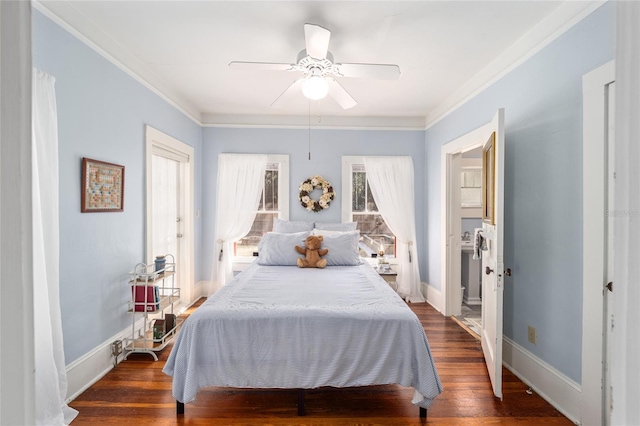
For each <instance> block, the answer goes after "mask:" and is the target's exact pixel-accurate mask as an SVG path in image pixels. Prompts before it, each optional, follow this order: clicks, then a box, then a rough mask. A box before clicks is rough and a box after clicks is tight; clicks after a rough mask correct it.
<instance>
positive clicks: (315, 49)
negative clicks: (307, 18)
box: [304, 24, 331, 59]
mask: <svg viewBox="0 0 640 426" xmlns="http://www.w3.org/2000/svg"><path fill="white" fill-rule="evenodd" d="M330 38H331V31H329V30H328V29H326V28H322V27H321V26H319V25H314V24H304V40H305V44H306V49H307V55H309V56H311V57H312V58H315V59H324V58H326V57H327V50H329V39H330Z"/></svg>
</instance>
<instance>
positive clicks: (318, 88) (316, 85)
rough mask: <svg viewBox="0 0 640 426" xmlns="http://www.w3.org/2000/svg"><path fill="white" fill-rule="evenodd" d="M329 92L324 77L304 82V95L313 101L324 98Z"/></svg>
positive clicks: (313, 77)
mask: <svg viewBox="0 0 640 426" xmlns="http://www.w3.org/2000/svg"><path fill="white" fill-rule="evenodd" d="M328 92H329V85H328V84H327V82H326V80H325V79H324V77H320V76H311V77H308V78H306V79H305V80H304V81H303V82H302V94H303V95H304V96H305V97H307V98H309V99H311V100H312V101H317V100H318V99H322V98H324V97H325V96H327V93H328Z"/></svg>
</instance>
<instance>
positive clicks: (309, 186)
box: [298, 176, 336, 213]
mask: <svg viewBox="0 0 640 426" xmlns="http://www.w3.org/2000/svg"><path fill="white" fill-rule="evenodd" d="M298 189H299V190H300V194H298V199H300V204H302V207H304V208H305V209H307V210H308V211H310V212H316V213H317V212H319V211H322V210H324V209H328V208H329V204H330V203H331V200H333V199H334V198H335V197H336V192H335V191H334V190H333V186H331V184H330V183H329V182H327V181H326V180H324V178H323V177H322V176H313V177H310V178H309V179H307V180H305V181H304V182H302V183H301V184H300V188H298ZM314 189H322V195H321V196H320V199H319V200H314V199H312V198H311V197H310V195H309V194H311V193H312V192H313V190H314Z"/></svg>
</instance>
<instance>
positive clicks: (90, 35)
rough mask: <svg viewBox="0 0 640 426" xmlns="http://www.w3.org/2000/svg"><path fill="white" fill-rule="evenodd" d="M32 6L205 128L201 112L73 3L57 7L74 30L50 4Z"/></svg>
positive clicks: (65, 2) (57, 3)
mask: <svg viewBox="0 0 640 426" xmlns="http://www.w3.org/2000/svg"><path fill="white" fill-rule="evenodd" d="M31 4H32V6H33V8H34V9H36V10H38V11H39V12H40V13H42V14H43V15H45V16H46V17H47V18H49V19H51V20H52V21H53V22H55V23H56V24H57V25H59V26H60V27H62V28H63V29H64V30H65V31H67V32H69V33H70V34H71V35H73V36H74V37H75V38H77V39H78V40H80V41H81V42H82V43H84V44H85V45H87V46H88V47H89V48H90V49H92V50H94V51H95V52H96V53H97V54H99V55H100V56H102V57H103V58H104V59H106V60H107V61H109V62H111V63H112V64H113V65H115V66H116V67H118V68H119V69H120V70H121V71H123V72H124V73H125V74H127V75H129V76H130V77H131V78H133V79H134V80H136V81H137V82H138V83H140V84H142V85H143V86H144V87H146V88H147V89H149V90H151V91H152V92H153V93H155V94H156V95H158V96H160V97H161V98H162V99H163V100H165V101H166V102H168V103H169V104H170V105H171V106H173V107H174V108H176V109H177V110H178V111H180V112H181V113H183V114H184V115H185V116H187V117H188V118H190V119H191V120H193V121H194V122H195V123H196V124H198V125H199V126H202V122H201V121H200V111H199V110H198V109H197V108H195V107H194V106H193V105H191V104H190V103H189V102H188V101H187V100H186V99H184V98H183V97H182V96H180V95H178V94H177V93H175V92H174V91H173V90H171V89H170V88H169V87H168V86H167V85H166V84H164V83H163V82H162V81H161V79H160V78H159V77H157V76H156V75H155V74H154V73H153V72H152V71H151V70H149V68H147V66H146V65H145V64H144V63H143V62H142V61H140V60H139V59H138V58H137V57H136V56H135V55H133V54H132V53H131V52H129V51H128V50H127V49H126V48H125V47H123V46H122V45H120V44H119V43H117V42H116V41H115V40H114V39H113V38H111V37H110V36H109V35H108V34H106V33H105V32H104V31H102V29H101V28H100V27H99V26H97V25H96V24H95V23H93V22H92V21H91V20H90V19H88V18H87V17H86V16H85V15H84V14H82V13H81V12H80V11H78V9H76V8H75V7H73V5H72V4H71V2H68V1H58V2H56V7H58V8H64V9H65V10H66V12H65V13H68V14H71V15H73V16H74V19H73V21H74V24H75V25H77V26H72V25H71V24H70V23H69V22H67V21H65V20H63V19H62V18H60V17H59V16H58V15H57V14H56V13H55V12H53V11H52V10H50V9H49V8H48V7H47V5H46V2H41V1H39V0H31ZM109 52H114V55H117V57H116V56H114V55H112V54H111V53H109Z"/></svg>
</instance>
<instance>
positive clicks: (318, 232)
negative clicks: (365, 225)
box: [311, 228, 360, 236]
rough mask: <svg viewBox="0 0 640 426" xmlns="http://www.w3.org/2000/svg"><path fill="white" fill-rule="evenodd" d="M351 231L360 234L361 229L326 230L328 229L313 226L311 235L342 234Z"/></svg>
mask: <svg viewBox="0 0 640 426" xmlns="http://www.w3.org/2000/svg"><path fill="white" fill-rule="evenodd" d="M351 232H357V233H358V234H360V231H358V230H355V231H326V230H322V229H318V228H313V230H311V235H323V236H324V235H340V234H349V233H351Z"/></svg>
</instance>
